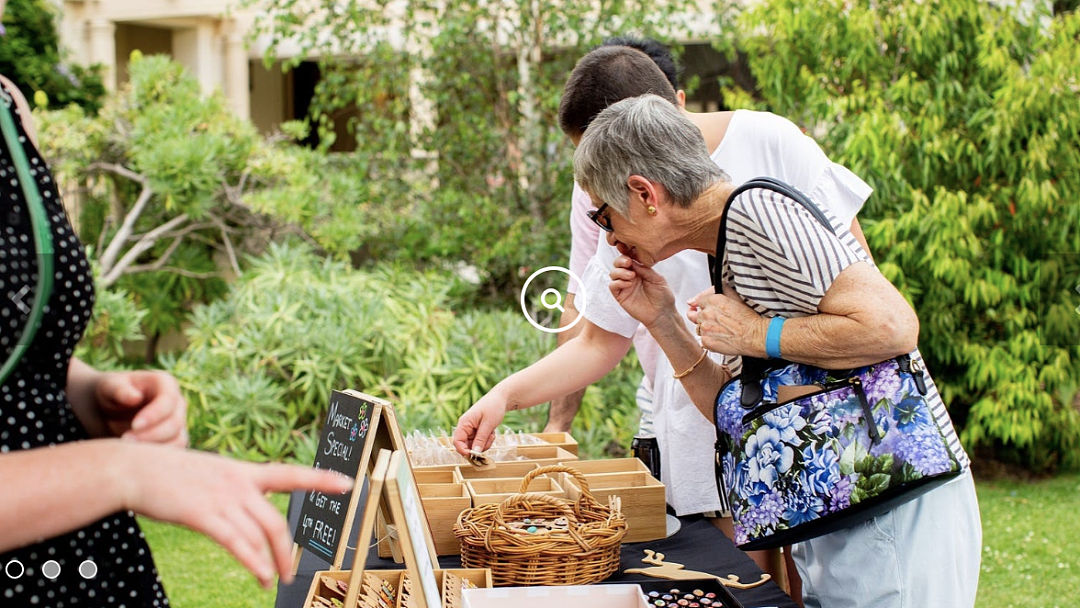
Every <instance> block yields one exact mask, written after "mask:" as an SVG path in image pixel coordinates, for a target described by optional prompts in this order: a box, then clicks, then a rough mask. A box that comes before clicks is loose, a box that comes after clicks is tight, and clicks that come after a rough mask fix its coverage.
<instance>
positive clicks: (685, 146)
mask: <svg viewBox="0 0 1080 608" xmlns="http://www.w3.org/2000/svg"><path fill="white" fill-rule="evenodd" d="M574 176H575V178H576V180H577V181H578V183H579V184H580V185H581V186H582V188H584V189H585V191H586V192H588V194H589V196H590V197H591V198H592V201H593V204H594V205H597V206H598V207H597V209H596V210H595V211H593V212H592V215H593V217H594V218H595V219H596V221H597V222H598V223H600V224H601V225H602V226H603V227H604V228H605V230H607V231H608V241H609V242H610V243H611V244H612V245H614V246H615V247H617V248H618V250H619V252H620V253H621V254H622V255H621V256H620V257H619V258H618V259H617V260H616V261H615V265H614V268H613V269H612V271H611V279H612V280H611V285H610V289H611V292H612V294H613V295H614V296H615V298H616V300H618V302H619V303H620V305H622V307H623V308H624V309H625V310H626V311H627V312H628V313H629V314H630V315H631V316H633V317H634V318H636V319H637V320H639V321H640V322H641V323H642V324H643V325H644V326H645V327H646V328H648V330H649V332H650V333H651V334H652V335H653V337H654V338H656V340H657V342H658V343H659V344H660V346H661V348H663V350H664V353H665V355H667V357H668V358H669V359H670V361H671V363H672V366H673V368H674V369H675V370H681V371H679V373H677V374H675V376H676V377H677V378H680V380H681V381H682V383H683V386H684V388H685V389H686V391H687V393H689V394H690V396H691V398H693V400H694V403H695V405H696V406H697V408H698V409H699V410H700V411H701V413H702V415H703V416H705V419H704V420H702V421H701V423H702V424H708V421H709V420H712V418H713V408H714V406H715V399H716V397H717V390H718V389H719V388H720V386H721V385H722V384H723V383H725V382H726V381H727V380H729V379H730V378H731V377H732V376H733V375H738V373H739V371H740V361H741V359H740V357H742V356H746V357H756V358H766V357H767V356H773V357H776V356H778V355H779V354H780V353H782V357H783V359H784V360H786V361H791V362H797V363H804V364H809V365H813V366H816V367H819V368H824V369H830V370H839V369H850V368H858V367H862V366H867V365H871V364H875V363H878V362H881V361H884V360H886V359H889V358H892V357H897V356H900V355H904V354H910V355H911V357H912V358H913V359H918V360H919V361H921V357H920V356H919V354H918V351H917V349H916V342H917V339H918V332H919V324H918V319H917V317H916V315H915V312H914V311H913V310H912V308H911V306H910V305H909V304H908V303H907V301H906V300H905V299H904V297H903V296H902V295H901V294H900V293H899V292H898V291H897V290H896V288H895V287H893V285H892V284H890V283H889V281H888V280H886V279H885V277H884V276H882V274H881V273H880V272H879V271H878V270H877V268H876V267H875V266H874V264H873V262H872V261H871V260H870V258H869V256H867V255H866V253H865V252H864V251H863V249H862V248H861V247H860V246H859V244H858V243H857V241H856V240H855V239H854V238H853V237H852V235H851V233H850V231H849V230H848V229H847V227H846V226H844V225H842V223H841V222H838V221H836V218H835V217H833V216H832V215H831V214H830V213H828V212H827V211H826V212H825V219H826V220H828V221H829V222H830V223H831V224H832V226H831V230H830V229H829V228H827V227H826V226H824V225H822V224H821V223H820V222H819V221H818V220H817V219H815V217H814V216H813V215H812V213H811V212H809V211H808V210H807V209H806V208H804V207H803V206H801V205H800V204H799V203H797V202H796V201H795V200H794V199H792V198H790V197H788V196H786V195H784V194H781V193H778V192H774V191H772V190H765V189H751V190H746V191H744V192H742V193H741V194H738V195H736V196H735V197H734V198H731V194H732V193H733V192H734V191H735V186H734V185H733V184H731V183H730V182H729V181H728V180H727V178H726V176H725V175H724V173H723V171H721V170H720V169H718V168H717V167H716V165H715V164H714V163H713V162H712V161H711V160H710V159H709V153H708V150H707V149H706V146H705V142H704V141H703V139H702V136H701V132H700V131H699V130H698V129H696V128H695V127H694V126H693V124H692V123H690V121H688V120H687V119H686V118H685V117H684V116H682V115H681V114H680V113H679V112H678V111H677V110H676V109H675V108H674V107H673V106H672V105H671V104H670V103H667V102H665V101H664V100H663V99H661V98H659V97H656V96H652V95H646V96H642V97H637V98H633V99H627V100H623V101H621V102H619V103H616V104H614V105H612V106H610V107H609V108H608V109H606V110H605V111H604V112H602V113H601V114H600V115H599V116H598V117H597V118H596V120H595V121H594V122H593V123H592V124H591V125H590V126H589V129H588V131H586V132H585V135H584V137H583V138H582V140H581V143H580V145H579V146H578V148H577V150H576V153H575V155H574ZM729 198H730V199H731V200H729ZM725 211H726V212H727V214H728V218H727V224H726V228H725V235H724V236H725V239H726V247H724V250H723V251H719V252H718V251H717V247H718V231H719V230H720V228H721V219H722V217H723V215H724V213H725ZM685 249H693V250H697V251H703V252H706V253H708V254H710V255H717V256H720V259H718V260H717V263H718V264H721V265H722V266H721V269H720V271H721V275H720V276H722V277H723V286H722V290H721V291H722V293H718V294H713V293H711V292H705V293H702V294H700V295H699V296H697V297H696V298H694V299H693V300H692V301H691V302H690V313H689V315H687V316H686V317H683V316H681V315H680V314H679V313H678V311H677V309H676V306H675V300H674V296H673V295H672V293H671V290H670V289H669V288H668V286H667V283H666V282H665V280H664V279H663V277H661V276H660V275H659V274H658V273H657V272H655V271H654V270H653V269H652V268H651V267H652V266H653V265H654V264H655V263H657V262H659V261H661V260H664V259H666V258H668V257H670V256H672V255H674V254H675V253H677V252H679V251H682V250H685ZM773 317H781V318H782V320H781V321H780V323H779V324H777V323H772V321H773ZM770 324H772V325H773V326H778V327H779V331H778V332H775V333H774V332H770ZM695 326H696V327H695ZM774 329H775V327H774ZM695 333H697V336H700V342H699V340H698V337H697V336H695ZM770 334H774V335H770ZM777 338H778V339H777ZM705 349H707V350H711V351H715V352H718V353H722V354H723V355H725V356H727V358H728V360H727V365H724V366H721V365H718V364H716V363H714V362H713V361H712V360H711V359H710V358H709V357H705V356H703V355H704V352H705ZM796 388H799V387H796ZM930 388H931V390H930V391H929V392H928V394H927V396H926V400H927V403H928V404H929V406H930V407H931V409H932V411H933V414H934V416H935V418H936V419H937V420H938V421H939V423H940V422H941V421H942V420H943V421H944V425H943V433H944V440H945V441H946V442H947V443H948V445H949V448H950V449H951V450H952V451H953V453H954V454H955V457H956V459H957V460H958V462H959V465H960V467H961V468H962V470H963V473H962V474H961V475H960V476H959V477H958V478H957V479H955V480H954V481H951V482H949V483H946V484H944V485H941V486H939V487H937V488H935V489H933V490H930V491H928V492H926V493H924V494H922V495H920V496H918V497H917V498H914V499H912V500H909V501H908V502H905V503H903V504H901V505H899V506H896V507H893V508H892V509H890V510H888V511H886V512H885V513H884V514H882V515H879V516H877V517H874V518H872V519H870V520H868V521H866V522H864V523H861V524H857V525H854V526H851V527H848V528H844V529H841V530H839V531H835V532H831V533H829V534H825V535H823V536H819V537H817V538H813V539H810V540H807V541H804V542H801V543H797V544H796V545H794V546H793V550H792V552H793V556H794V558H795V563H796V566H797V567H798V569H799V574H800V576H801V577H802V580H803V584H804V588H803V601H804V603H805V605H806V606H824V607H828V608H832V607H839V606H852V607H862V606H874V607H875V608H882V607H890V608H891V607H895V608H906V607H914V606H950V607H954V606H955V607H960V606H973V605H974V602H975V590H976V588H977V585H978V573H979V552H980V545H981V528H980V524H979V512H978V505H977V501H976V497H975V490H974V484H973V482H972V479H971V474H970V472H969V471H968V468H969V466H970V464H969V461H968V459H967V457H966V455H964V452H963V449H962V448H961V447H960V444H959V441H958V440H957V439H956V436H955V432H954V431H953V429H952V426H951V423H949V422H948V414H947V413H946V412H945V409H944V405H943V403H942V401H941V397H940V396H939V395H938V393H937V391H936V390H934V389H933V386H932V383H931V386H930ZM737 540H738V539H737Z"/></svg>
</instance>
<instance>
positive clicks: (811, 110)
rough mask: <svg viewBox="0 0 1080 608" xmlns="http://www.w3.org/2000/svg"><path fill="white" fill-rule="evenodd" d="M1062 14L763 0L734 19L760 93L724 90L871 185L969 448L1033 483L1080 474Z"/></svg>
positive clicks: (1033, 7)
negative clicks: (1016, 468)
mask: <svg viewBox="0 0 1080 608" xmlns="http://www.w3.org/2000/svg"><path fill="white" fill-rule="evenodd" d="M1074 4H1075V3H1074ZM1047 6H1048V5H1044V4H1042V3H1022V4H1021V5H1019V8H1011V7H1008V6H1004V5H1001V4H999V3H990V2H980V1H978V0H948V1H945V2H932V3H924V2H903V1H898V0H889V1H885V2H877V3H873V4H866V3H850V2H844V1H842V0H825V1H823V2H818V1H813V2H810V1H806V0H763V1H762V2H760V3H755V4H754V5H752V6H751V7H750V8H749V9H748V10H747V11H746V12H745V13H743V14H742V16H741V18H740V19H739V20H738V24H739V27H738V29H739V34H738V36H739V38H738V44H739V48H740V50H742V51H743V52H745V54H746V56H747V57H748V58H749V62H750V66H751V68H752V70H753V72H754V75H755V77H756V79H757V82H758V85H759V87H760V89H759V94H760V98H758V99H754V98H751V96H750V95H749V94H748V93H746V92H745V91H735V90H732V91H730V92H729V93H730V95H729V99H730V101H731V103H732V104H733V105H737V106H751V107H758V108H767V109H769V110H771V111H773V112H776V113H779V114H782V115H785V116H789V117H791V118H792V119H793V120H796V121H797V122H799V123H800V124H803V125H805V126H806V127H807V128H808V129H809V131H810V133H811V134H813V135H814V136H815V137H816V138H817V140H818V141H819V142H820V143H821V145H822V146H823V147H824V148H825V149H826V151H827V152H828V153H829V154H830V155H831V156H832V158H833V159H834V160H836V161H837V162H840V163H841V164H844V165H846V166H848V167H850V168H851V169H852V170H853V171H855V173H857V174H859V175H861V176H862V177H863V178H864V179H865V180H866V181H867V182H869V183H870V184H871V185H872V186H873V187H874V189H875V193H874V195H873V196H872V197H871V198H870V200H869V202H868V203H867V206H866V208H865V209H864V211H863V212H862V213H861V214H860V218H861V221H862V222H863V226H864V227H865V231H866V234H867V239H868V241H869V244H870V246H871V248H872V249H873V251H874V254H875V257H876V258H877V261H878V262H879V264H880V266H881V269H882V271H883V272H884V273H885V275H886V276H888V278H889V279H890V280H892V281H893V282H894V283H895V284H896V285H897V286H898V287H900V289H901V290H902V291H903V292H904V293H905V294H906V295H907V296H908V297H909V298H910V299H911V301H912V303H913V304H914V306H915V308H916V310H917V311H918V313H919V318H920V321H921V333H920V338H921V339H920V346H921V348H922V352H923V353H924V355H925V356H926V359H927V362H928V364H929V366H930V369H931V371H932V372H933V373H934V376H935V379H936V380H937V381H938V386H939V388H940V389H941V391H942V394H943V396H944V398H945V401H946V403H948V404H949V409H950V412H951V413H952V415H953V417H954V419H955V420H957V421H958V423H959V425H960V426H961V428H962V429H963V434H962V438H963V440H964V443H965V445H967V446H968V447H969V448H976V449H980V450H983V451H984V453H985V454H986V455H993V456H996V457H998V458H1002V459H1006V460H1008V461H1012V462H1016V463H1019V464H1022V465H1024V466H1026V467H1029V468H1031V469H1033V470H1052V469H1055V468H1058V467H1066V468H1071V469H1074V468H1076V467H1077V466H1080V398H1078V395H1077V388H1078V387H1080V356H1078V349H1077V346H1078V345H1080V318H1078V317H1077V315H1076V314H1075V312H1074V309H1075V308H1076V302H1077V300H1076V293H1075V292H1074V291H1073V289H1074V287H1075V286H1076V283H1077V281H1080V264H1077V263H1076V262H1075V261H1073V262H1072V263H1071V264H1069V263H1068V262H1069V260H1070V258H1069V257H1068V256H1065V257H1062V256H1058V255H1055V254H1060V253H1063V252H1070V254H1071V255H1072V256H1073V258H1075V256H1076V255H1077V254H1078V253H1080V206H1078V205H1076V204H1075V201H1076V200H1077V199H1078V198H1080V103H1078V94H1080V44H1078V42H1080V15H1078V14H1077V13H1075V12H1064V13H1059V14H1057V15H1053V16H1051V15H1050V14H1049V13H1046V12H1043V11H1044V9H1046V8H1047ZM1072 8H1073V9H1075V6H1073V7H1072Z"/></svg>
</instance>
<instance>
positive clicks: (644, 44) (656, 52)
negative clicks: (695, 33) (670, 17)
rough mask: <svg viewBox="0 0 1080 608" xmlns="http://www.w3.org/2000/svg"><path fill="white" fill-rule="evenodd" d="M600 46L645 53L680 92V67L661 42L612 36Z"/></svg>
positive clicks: (650, 39) (672, 86)
mask: <svg viewBox="0 0 1080 608" xmlns="http://www.w3.org/2000/svg"><path fill="white" fill-rule="evenodd" d="M600 46H628V47H630V48H632V49H637V50H639V51H641V52H642V53H645V54H646V55H648V56H649V59H652V60H653V63H655V64H656V67H658V68H660V71H661V72H663V73H664V76H666V77H667V79H668V82H670V83H671V88H673V89H675V90H676V91H678V90H679V66H678V65H676V64H675V58H674V57H672V56H671V49H669V48H668V47H667V46H665V45H664V44H663V43H662V42H660V41H659V40H654V39H652V38H635V37H633V36H612V37H611V38H606V39H604V41H603V42H601V43H600ZM597 48H599V47H597Z"/></svg>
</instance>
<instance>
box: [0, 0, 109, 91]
mask: <svg viewBox="0 0 1080 608" xmlns="http://www.w3.org/2000/svg"><path fill="white" fill-rule="evenodd" d="M57 18H58V15H57V5H56V4H55V3H53V2H48V1H47V0H9V1H8V2H7V3H6V6H5V8H4V14H3V29H4V30H5V31H4V33H3V35H2V36H0V38H3V42H2V44H0V74H3V75H4V76H7V77H8V78H10V79H11V80H12V82H14V83H15V84H17V85H19V89H20V90H21V91H22V93H23V95H25V96H26V98H27V99H35V97H36V96H35V92H37V91H41V92H42V93H44V94H45V96H46V98H47V100H48V102H49V104H50V105H52V106H54V107H57V108H63V107H65V106H67V105H68V104H76V105H78V106H79V107H80V108H82V109H83V110H86V111H88V112H96V111H97V110H98V109H99V108H100V107H101V99H102V98H103V97H104V96H105V85H104V84H103V83H102V81H101V66H99V65H95V66H92V67H84V66H81V65H79V64H76V63H71V62H68V61H66V58H65V57H63V54H62V53H61V49H60V35H59V33H58V32H57V30H56V21H57Z"/></svg>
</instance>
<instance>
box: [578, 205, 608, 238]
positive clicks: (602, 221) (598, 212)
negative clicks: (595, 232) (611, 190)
mask: <svg viewBox="0 0 1080 608" xmlns="http://www.w3.org/2000/svg"><path fill="white" fill-rule="evenodd" d="M604 209H607V203H604V204H603V205H600V208H599V209H593V210H591V211H586V212H585V213H586V215H588V216H589V219H590V220H592V221H593V223H594V224H596V225H597V226H599V227H600V229H601V230H603V231H605V232H615V229H614V228H612V227H611V216H610V215H606V214H604Z"/></svg>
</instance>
